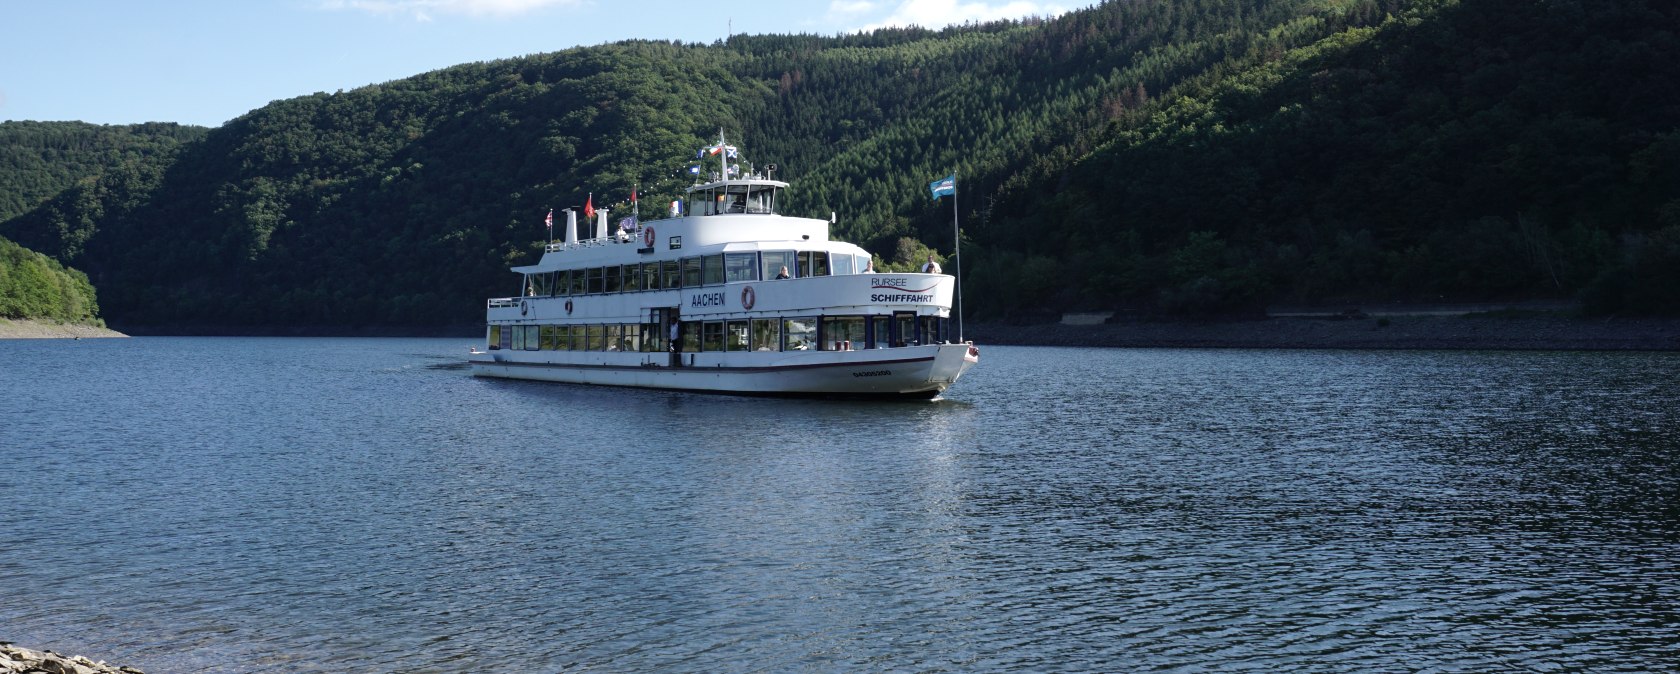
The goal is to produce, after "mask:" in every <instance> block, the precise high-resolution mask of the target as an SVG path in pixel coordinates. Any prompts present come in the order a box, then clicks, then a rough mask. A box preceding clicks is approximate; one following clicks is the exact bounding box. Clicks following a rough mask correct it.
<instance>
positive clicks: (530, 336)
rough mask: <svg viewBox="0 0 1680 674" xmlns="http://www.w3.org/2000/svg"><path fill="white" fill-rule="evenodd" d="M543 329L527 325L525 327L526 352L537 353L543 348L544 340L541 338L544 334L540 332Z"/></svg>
mask: <svg viewBox="0 0 1680 674" xmlns="http://www.w3.org/2000/svg"><path fill="white" fill-rule="evenodd" d="M541 327H542V326H537V325H527V326H525V350H526V351H536V350H537V349H540V348H542V339H541V338H540V337H541V335H542V333H541V331H540V328H541Z"/></svg>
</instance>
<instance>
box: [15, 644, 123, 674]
mask: <svg viewBox="0 0 1680 674" xmlns="http://www.w3.org/2000/svg"><path fill="white" fill-rule="evenodd" d="M33 672H41V673H43V674H145V672H142V671H140V670H138V669H135V668H133V667H118V666H114V665H107V664H105V663H104V662H103V661H99V662H95V661H93V660H89V659H87V658H85V657H82V656H80V655H74V656H67V655H59V654H57V653H54V652H52V651H36V650H30V649H28V648H24V647H22V646H16V645H13V644H11V643H8V642H4V641H0V674H25V673H33Z"/></svg>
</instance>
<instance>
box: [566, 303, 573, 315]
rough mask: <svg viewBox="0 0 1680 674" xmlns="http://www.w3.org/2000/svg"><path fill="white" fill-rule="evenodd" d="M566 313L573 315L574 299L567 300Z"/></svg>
mask: <svg viewBox="0 0 1680 674" xmlns="http://www.w3.org/2000/svg"><path fill="white" fill-rule="evenodd" d="M566 315H567V316H570V315H572V301H571V300H566Z"/></svg>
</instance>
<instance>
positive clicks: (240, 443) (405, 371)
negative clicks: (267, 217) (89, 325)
mask: <svg viewBox="0 0 1680 674" xmlns="http://www.w3.org/2000/svg"><path fill="white" fill-rule="evenodd" d="M469 342H470V340H400V339H363V340H352V339H254V338H225V339H224V338H136V339H128V340H81V341H11V342H5V341H0V391H4V393H3V396H0V459H3V460H4V461H3V464H0V466H3V467H4V469H5V470H4V472H3V474H0V639H3V640H11V641H17V642H19V643H21V644H23V645H27V646H31V647H36V648H52V649H55V650H58V651H60V652H69V653H82V654H87V655H89V656H92V657H94V658H96V659H106V660H110V661H112V662H117V663H121V664H129V665H135V666H139V667H141V668H143V669H146V670H147V671H148V672H152V673H153V674H164V673H167V672H189V671H191V672H201V671H203V672H300V671H302V672H308V671H413V672H455V671H536V672H543V671H547V672H555V671H621V672H639V671H649V670H681V671H706V672H716V671H805V670H814V671H986V670H1026V671H1139V670H1157V669H1182V670H1186V671H1197V670H1209V669H1214V670H1227V671H1228V670H1267V671H1274V670H1275V671H1341V672H1368V671H1628V672H1643V671H1675V670H1676V669H1677V668H1680V383H1677V381H1676V379H1677V377H1676V375H1677V373H1680V355H1676V354H1598V353H1543V352H1542V353H1493V352H1488V353H1479V352H1371V353H1363V352H1323V351H1298V352H1287V351H1198V350H1097V349H1051V348H1007V347H996V348H985V349H984V353H983V354H982V362H981V364H980V365H979V366H978V367H976V368H975V369H974V370H972V371H971V372H970V373H969V374H968V375H967V376H966V377H965V378H964V379H963V380H962V381H961V382H960V383H959V384H958V385H957V387H956V388H955V389H953V390H952V391H950V392H949V393H948V395H947V396H946V398H945V399H943V400H938V401H933V402H919V403H858V402H820V401H788V400H765V399H749V398H736V397H727V396H708V395H692V394H682V393H669V392H650V391H636V390H617V389H609V388H589V387H576V386H566V385H555V384H532V383H520V382H505V381H494V380H479V379H474V378H472V377H471V376H469V375H468V373H467V372H466V370H465V369H463V367H462V366H461V363H462V362H463V358H464V356H465V355H466V348H467V345H468V343H469Z"/></svg>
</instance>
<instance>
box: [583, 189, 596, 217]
mask: <svg viewBox="0 0 1680 674" xmlns="http://www.w3.org/2000/svg"><path fill="white" fill-rule="evenodd" d="M583 217H586V218H594V217H595V195H593V194H591V195H589V200H588V201H585V202H583Z"/></svg>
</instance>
